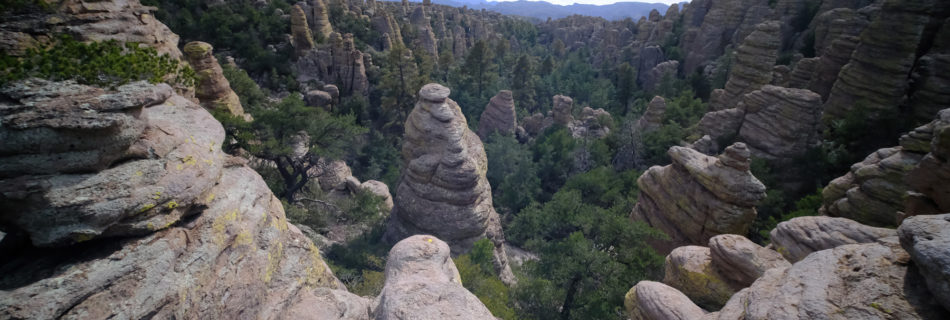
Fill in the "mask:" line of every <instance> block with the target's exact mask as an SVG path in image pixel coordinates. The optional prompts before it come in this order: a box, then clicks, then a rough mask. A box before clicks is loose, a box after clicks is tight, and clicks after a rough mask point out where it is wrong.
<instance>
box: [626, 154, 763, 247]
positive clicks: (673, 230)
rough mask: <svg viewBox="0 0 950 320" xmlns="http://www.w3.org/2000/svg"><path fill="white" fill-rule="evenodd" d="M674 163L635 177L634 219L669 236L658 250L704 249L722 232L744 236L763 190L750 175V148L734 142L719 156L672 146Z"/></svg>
mask: <svg viewBox="0 0 950 320" xmlns="http://www.w3.org/2000/svg"><path fill="white" fill-rule="evenodd" d="M668 154H669V155H670V158H671V159H672V160H673V163H672V164H671V165H668V166H665V167H657V166H655V167H652V168H650V169H649V170H647V172H645V173H643V175H641V176H640V178H639V179H637V185H638V186H640V195H639V201H638V202H637V205H636V206H635V207H634V208H633V213H632V214H631V218H632V219H634V220H638V221H643V222H645V223H647V224H648V225H650V226H652V227H654V228H657V229H659V230H661V231H663V232H665V233H666V234H667V235H669V236H670V241H668V242H665V243H658V244H657V245H656V247H657V249H659V251H661V252H669V251H670V250H672V248H674V247H677V246H680V245H689V244H694V245H703V244H706V243H707V242H708V241H709V238H711V237H713V236H715V235H719V234H730V233H731V234H745V233H746V231H748V228H749V226H750V225H751V223H752V220H753V219H754V218H755V205H756V204H757V203H758V202H759V201H761V200H762V199H764V198H765V186H764V185H763V184H762V183H761V182H759V180H758V179H756V178H755V177H754V176H752V173H750V172H749V161H750V160H749V157H750V154H749V150H748V149H747V148H746V146H745V144H743V143H736V144H734V145H732V146H730V147H728V148H726V150H725V152H723V154H722V155H720V156H719V157H718V158H717V157H710V156H706V155H704V154H702V153H700V152H698V151H696V150H693V149H689V148H684V147H672V148H670V150H669V151H668Z"/></svg>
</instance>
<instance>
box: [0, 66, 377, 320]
mask: <svg viewBox="0 0 950 320" xmlns="http://www.w3.org/2000/svg"><path fill="white" fill-rule="evenodd" d="M7 89H9V90H5V91H4V93H3V94H4V95H5V96H6V97H7V98H6V99H8V100H6V101H8V102H6V103H13V105H10V106H8V108H4V109H5V110H7V111H10V110H17V109H20V110H21V112H22V109H23V108H22V107H17V105H18V103H31V105H33V106H34V107H35V108H37V109H39V110H43V113H41V114H42V117H41V118H37V117H35V116H34V117H32V119H31V117H24V114H22V113H21V114H20V116H19V117H18V118H19V119H17V120H15V121H13V122H8V123H4V126H3V128H5V129H4V130H8V131H6V132H5V133H4V134H5V135H7V136H8V137H10V139H11V140H12V141H19V143H25V142H27V141H33V143H34V144H45V143H46V142H47V141H49V140H48V139H50V138H51V137H52V138H55V137H56V136H55V132H56V131H57V130H59V129H57V126H59V125H63V124H70V126H71V128H73V129H72V130H79V132H82V131H83V130H88V129H89V126H90V125H98V126H101V127H102V128H108V127H109V126H108V125H114V124H116V123H121V122H120V121H135V122H141V125H140V128H142V129H141V130H142V131H141V132H139V133H137V134H135V135H134V139H133V141H132V142H133V143H132V145H131V146H128V145H126V147H125V148H127V149H128V150H143V151H137V152H133V153H132V155H131V156H129V157H126V158H124V159H123V160H124V161H122V162H121V163H117V164H115V163H114V165H112V166H107V167H95V166H94V167H87V168H84V170H83V171H82V172H70V170H69V169H63V168H59V169H54V168H50V169H44V170H35V171H27V170H23V171H10V172H7V173H6V176H7V177H9V176H10V175H14V178H11V179H8V180H5V181H4V182H3V183H2V186H3V189H4V190H2V191H0V202H3V205H2V206H3V207H4V208H18V209H17V210H4V211H3V212H2V213H0V224H2V225H3V226H4V227H3V228H4V229H7V228H10V227H15V228H16V229H17V230H21V231H23V232H25V235H26V236H28V237H29V238H30V240H31V241H28V242H26V243H24V244H21V245H18V246H12V247H7V246H4V248H3V249H4V252H3V255H4V263H3V264H2V265H0V270H3V272H2V273H0V274H2V275H0V283H3V284H4V287H5V288H8V289H6V290H4V291H2V292H0V318H11V319H15V318H44V319H46V318H56V317H63V318H109V317H114V318H124V319H132V318H143V317H153V316H154V317H158V318H209V317H211V318H215V317H227V318H240V317H248V316H250V317H254V318H285V317H287V314H286V313H285V312H287V310H289V309H292V308H294V307H295V305H306V306H310V307H311V308H315V309H320V310H331V309H332V308H337V310H339V308H340V307H341V306H347V305H348V306H361V305H362V306H364V307H361V308H357V309H361V312H363V313H364V314H365V313H366V307H365V306H368V305H369V304H370V301H369V300H367V299H364V298H360V297H357V296H355V295H352V294H349V293H347V292H346V291H345V289H343V286H342V284H341V283H340V282H339V281H338V280H337V279H336V278H335V277H334V276H333V273H332V272H331V271H330V269H329V268H328V267H327V265H326V264H325V263H324V262H323V260H322V259H321V258H320V254H319V252H318V251H317V249H316V248H315V247H314V246H313V245H312V243H311V242H310V241H309V240H307V239H306V238H305V237H304V236H303V234H301V233H300V231H299V230H297V229H296V228H295V227H293V226H292V225H290V224H288V222H287V218H286V217H285V216H284V212H283V207H282V205H281V203H280V201H279V200H278V199H277V198H276V197H274V196H273V194H272V193H271V191H270V189H269V188H268V187H267V185H266V184H265V183H264V180H263V179H261V177H260V176H259V175H258V174H257V173H255V172H254V171H253V170H251V169H250V168H248V167H246V166H244V165H243V163H245V162H246V161H242V160H241V159H237V158H232V157H229V156H227V155H225V154H224V153H223V152H222V151H221V149H220V145H221V142H222V140H223V139H224V130H223V128H222V127H221V125H220V124H219V123H218V122H217V121H215V120H214V118H213V117H211V115H210V114H209V113H208V111H206V110H205V109H204V108H201V107H200V106H198V105H196V104H194V103H192V102H190V101H189V100H187V99H185V98H183V97H181V96H178V95H174V94H172V93H171V89H170V88H169V87H168V86H167V85H163V84H160V85H151V84H147V83H144V82H138V83H132V84H129V85H125V86H121V87H118V88H116V89H115V91H106V90H102V89H97V88H92V87H86V86H79V85H76V84H73V83H69V82H47V81H38V80H30V81H25V82H20V83H17V84H12V85H11V86H10V87H8V88H7ZM54 92H55V93H56V94H55V95H51V93H54ZM162 92H163V93H162ZM65 101H84V102H86V103H88V104H87V106H89V107H90V108H91V109H88V110H99V111H100V112H83V111H82V110H81V109H79V108H78V107H76V106H75V105H74V104H73V103H72V102H68V103H64V102H65ZM107 106H108V107H109V108H105V107H107ZM119 113H122V114H126V115H127V116H128V117H130V118H131V119H126V120H121V119H120V118H116V117H115V116H116V115H117V114H119ZM7 115H9V113H8V114H7ZM36 115H40V114H36ZM31 126H32V127H31ZM40 126H43V127H40ZM31 128H43V129H44V130H45V131H46V132H47V133H46V135H42V134H35V133H31V131H30V130H33V129H31ZM122 132H123V131H121V130H115V131H108V130H105V131H99V135H98V136H100V137H101V138H103V139H104V138H107V137H109V136H115V135H121V134H122ZM24 134H26V136H24ZM80 137H81V136H77V137H76V138H80ZM62 138H63V137H62V136H61V137H60V138H59V139H62ZM117 141H121V140H117ZM110 144H116V143H115V142H100V143H98V147H99V148H104V149H105V148H114V146H112V147H110V146H109V145H110ZM4 146H8V145H7V144H4ZM9 146H10V147H11V148H9V149H7V150H5V151H4V153H5V154H6V155H8V156H9V155H11V154H13V155H16V154H20V155H24V154H29V152H31V151H30V150H31V148H28V147H25V146H24V145H22V144H10V145H9ZM87 150H95V149H91V148H89V147H87ZM145 150H147V151H145ZM90 154H91V155H94V154H95V152H90ZM5 163H6V162H5ZM64 167H65V164H64ZM182 219H184V220H182ZM118 236H121V237H118ZM105 237H113V238H110V239H104V238H105ZM5 240H6V239H5ZM5 242H6V241H5ZM30 242H32V245H40V246H50V245H56V246H62V248H38V247H33V246H32V245H31V244H30ZM78 242H82V243H81V244H79V243H78ZM235 288H240V291H241V294H234V291H233V290H234V289H235ZM318 291H319V292H318ZM321 292H323V293H321ZM328 292H333V295H334V297H335V298H332V299H331V300H333V301H336V302H339V304H338V303H336V302H334V303H329V302H326V301H327V300H326V299H325V300H323V301H324V302H318V301H314V300H313V299H310V298H307V296H308V295H310V296H314V297H318V296H326V295H327V294H325V293H328ZM116 297H121V299H118V298H116ZM340 313H343V312H340Z"/></svg>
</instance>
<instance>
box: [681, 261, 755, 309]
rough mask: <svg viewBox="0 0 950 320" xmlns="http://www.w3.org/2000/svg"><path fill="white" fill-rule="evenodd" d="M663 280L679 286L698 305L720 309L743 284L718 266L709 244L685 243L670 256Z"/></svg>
mask: <svg viewBox="0 0 950 320" xmlns="http://www.w3.org/2000/svg"><path fill="white" fill-rule="evenodd" d="M663 270H664V272H663V283H664V284H667V285H669V286H671V287H673V288H676V289H677V290H679V291H680V292H682V293H683V294H685V295H686V296H687V297H689V298H690V299H691V300H693V302H695V303H696V304H697V305H699V306H702V307H703V308H706V309H719V308H721V307H722V306H723V305H725V304H726V301H729V297H731V296H732V294H734V293H735V292H736V291H737V290H739V289H741V287H738V288H737V287H735V286H733V285H731V284H729V283H728V282H727V280H726V279H725V278H724V276H723V274H722V273H720V272H719V271H718V270H717V269H716V268H715V267H714V266H713V261H712V256H711V255H710V250H709V248H707V247H700V246H683V247H679V248H676V249H673V251H672V252H670V254H669V255H667V256H666V264H665V266H664V269H663Z"/></svg>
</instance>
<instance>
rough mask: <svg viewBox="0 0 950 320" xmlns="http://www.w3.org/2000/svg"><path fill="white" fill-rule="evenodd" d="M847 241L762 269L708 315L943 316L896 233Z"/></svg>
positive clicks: (807, 316)
mask: <svg viewBox="0 0 950 320" xmlns="http://www.w3.org/2000/svg"><path fill="white" fill-rule="evenodd" d="M890 239H891V240H890V241H884V242H881V243H865V244H850V245H844V246H839V247H836V248H834V249H831V250H824V251H819V252H816V253H814V254H812V255H809V256H808V257H807V258H805V259H804V260H802V261H799V262H797V263H795V264H793V265H792V266H791V267H788V268H775V269H771V270H768V271H766V272H765V275H764V276H763V277H761V278H759V280H756V282H755V283H754V284H752V286H751V287H749V288H747V289H745V290H742V291H740V292H738V293H736V294H735V295H734V296H732V298H731V299H729V302H728V303H727V304H726V306H725V307H723V308H722V309H721V310H720V311H719V313H718V314H715V316H713V317H710V318H711V319H780V320H784V319H943V318H946V317H948V316H950V313H948V312H947V311H946V310H944V309H943V308H941V307H940V305H939V304H937V303H936V301H935V300H934V297H933V296H932V295H931V293H930V292H928V290H927V288H926V286H925V285H924V284H923V279H921V278H922V277H921V275H920V274H919V273H918V272H917V271H916V270H914V269H913V267H911V266H910V265H909V264H908V262H909V260H910V258H909V256H908V255H907V253H906V252H904V250H902V249H901V248H900V246H899V245H898V244H897V243H896V239H895V238H893V237H892V238H890Z"/></svg>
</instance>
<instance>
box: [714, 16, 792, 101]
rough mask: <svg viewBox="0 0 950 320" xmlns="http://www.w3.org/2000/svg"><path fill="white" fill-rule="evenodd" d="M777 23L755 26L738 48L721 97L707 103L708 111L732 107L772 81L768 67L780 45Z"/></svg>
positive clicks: (775, 56)
mask: <svg viewBox="0 0 950 320" xmlns="http://www.w3.org/2000/svg"><path fill="white" fill-rule="evenodd" d="M779 26H780V25H779V23H778V21H769V22H764V23H762V24H759V25H757V26H756V27H755V31H754V32H752V34H750V35H749V36H748V37H747V38H745V40H744V41H742V45H741V46H739V48H738V50H736V54H735V59H736V60H735V62H734V63H733V65H732V70H731V71H730V72H729V80H728V81H727V82H726V87H725V89H724V91H723V93H722V94H720V95H716V96H715V98H716V99H715V100H711V101H710V108H711V109H712V110H722V109H728V108H732V107H734V106H735V105H736V103H737V102H738V100H739V98H741V97H742V96H743V95H745V94H746V93H749V92H752V91H755V90H758V89H759V88H761V87H762V86H764V85H767V84H769V83H770V82H771V81H772V66H773V65H774V64H775V60H776V59H777V58H778V49H779V47H780V46H781V40H780V39H779V29H780V28H779Z"/></svg>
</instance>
